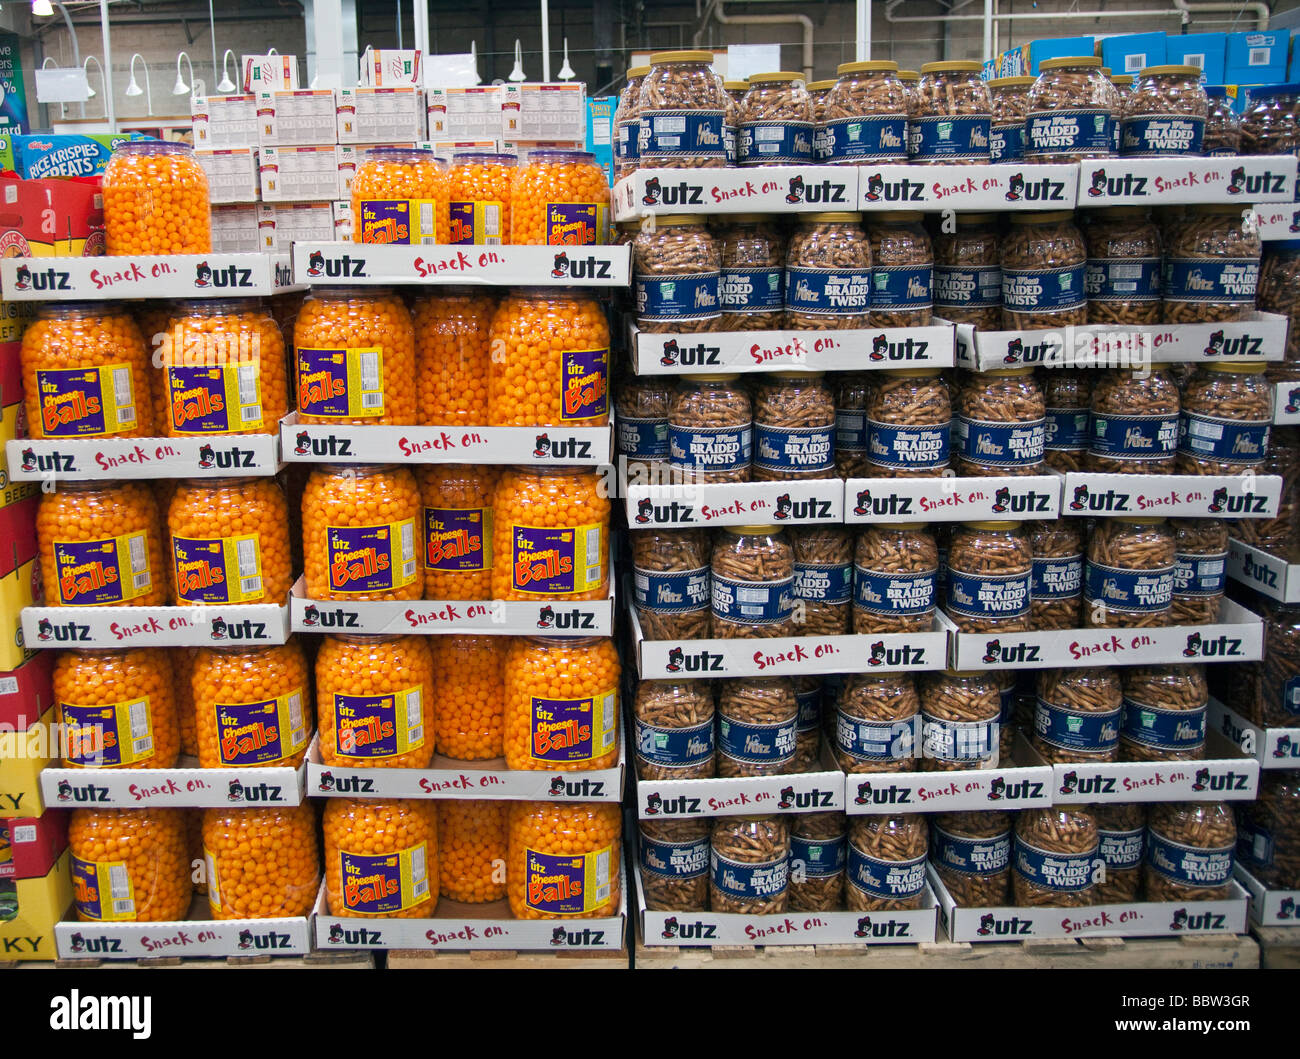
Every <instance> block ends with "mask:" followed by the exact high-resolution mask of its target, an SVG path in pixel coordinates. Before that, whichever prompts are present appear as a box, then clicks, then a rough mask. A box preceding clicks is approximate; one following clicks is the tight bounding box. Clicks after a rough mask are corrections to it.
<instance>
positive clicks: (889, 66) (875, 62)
mask: <svg viewBox="0 0 1300 1059" xmlns="http://www.w3.org/2000/svg"><path fill="white" fill-rule="evenodd" d="M835 72H836V73H837V74H838V75H839V76H840V77H843V76H844V75H845V74H882V73H894V74H896V73H898V63H896V62H891V61H890V60H888V59H868V60H866V61H865V62H855V63H840V64H839V66H837V67H835Z"/></svg>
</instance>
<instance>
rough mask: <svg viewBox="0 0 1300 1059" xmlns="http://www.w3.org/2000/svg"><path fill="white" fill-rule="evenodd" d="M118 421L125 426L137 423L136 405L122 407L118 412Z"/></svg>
mask: <svg viewBox="0 0 1300 1059" xmlns="http://www.w3.org/2000/svg"><path fill="white" fill-rule="evenodd" d="M117 421H118V422H119V423H121V424H122V425H123V426H126V425H127V424H128V423H134V422H135V405H133V404H128V405H122V406H121V407H119V408H118V410H117Z"/></svg>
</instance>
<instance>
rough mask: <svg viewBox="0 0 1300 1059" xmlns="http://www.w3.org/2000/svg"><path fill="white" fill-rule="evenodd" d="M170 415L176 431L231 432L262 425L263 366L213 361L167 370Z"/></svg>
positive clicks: (199, 432) (198, 432) (190, 432)
mask: <svg viewBox="0 0 1300 1059" xmlns="http://www.w3.org/2000/svg"><path fill="white" fill-rule="evenodd" d="M167 401H168V415H170V416H171V425H172V430H173V432H175V433H177V434H229V433H231V432H232V431H236V430H252V429H255V428H257V427H260V426H261V425H262V376H261V371H260V365H258V364H257V363H255V362H254V363H245V364H214V365H204V366H200V367H194V366H190V365H177V366H174V367H170V368H168V369H167Z"/></svg>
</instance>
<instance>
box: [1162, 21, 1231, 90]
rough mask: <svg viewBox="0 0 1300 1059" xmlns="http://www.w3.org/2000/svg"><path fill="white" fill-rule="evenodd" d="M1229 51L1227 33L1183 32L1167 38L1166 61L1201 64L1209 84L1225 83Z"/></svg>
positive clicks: (1204, 76) (1182, 64)
mask: <svg viewBox="0 0 1300 1059" xmlns="http://www.w3.org/2000/svg"><path fill="white" fill-rule="evenodd" d="M1227 51H1228V35H1227V34H1226V33H1183V34H1179V35H1170V36H1169V37H1166V38H1165V62H1167V63H1169V64H1170V65H1173V66H1199V67H1200V68H1201V76H1202V77H1203V78H1204V79H1205V83H1206V84H1207V85H1221V84H1223V80H1224V78H1223V73H1224V70H1225V69H1226V65H1225V63H1226V59H1227Z"/></svg>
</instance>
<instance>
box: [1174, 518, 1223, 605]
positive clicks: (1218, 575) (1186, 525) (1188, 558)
mask: <svg viewBox="0 0 1300 1059" xmlns="http://www.w3.org/2000/svg"><path fill="white" fill-rule="evenodd" d="M1172 525H1173V530H1174V547H1175V551H1174V597H1173V605H1172V609H1171V611H1170V622H1171V624H1173V625H1209V624H1211V623H1213V622H1214V621H1215V620H1216V619H1217V618H1218V616H1219V604H1220V603H1221V602H1222V601H1223V591H1224V588H1225V587H1226V585H1227V567H1228V527H1227V525H1226V524H1225V523H1224V522H1223V520H1222V519H1217V518H1176V519H1174V520H1173V522H1172Z"/></svg>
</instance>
